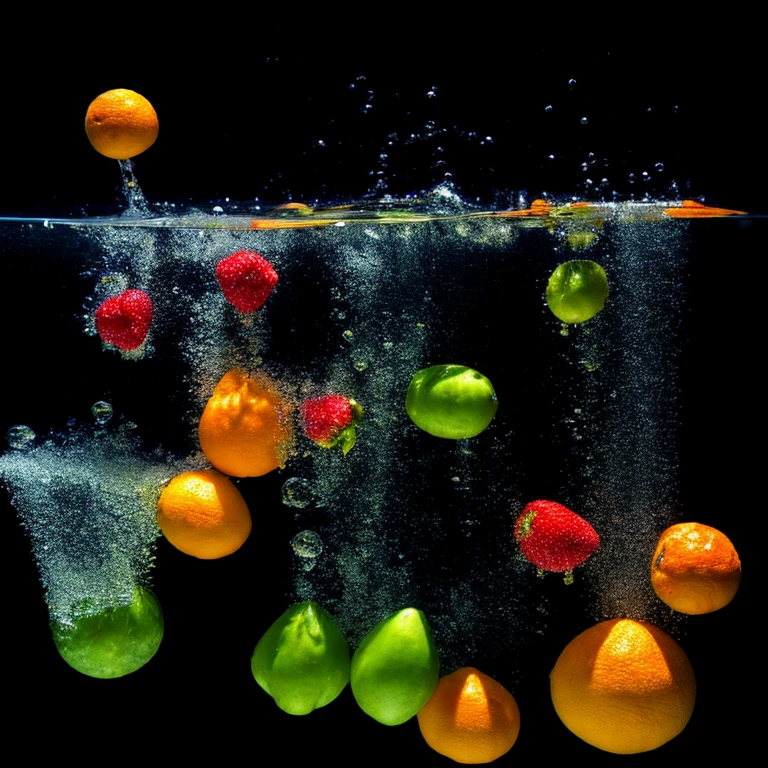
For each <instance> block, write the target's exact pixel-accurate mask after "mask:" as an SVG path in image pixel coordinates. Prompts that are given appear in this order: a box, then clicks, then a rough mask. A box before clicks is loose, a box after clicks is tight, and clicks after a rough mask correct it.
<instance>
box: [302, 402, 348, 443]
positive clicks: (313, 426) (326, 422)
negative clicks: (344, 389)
mask: <svg viewBox="0 0 768 768" xmlns="http://www.w3.org/2000/svg"><path fill="white" fill-rule="evenodd" d="M301 417H302V419H303V420H304V434H305V435H306V436H307V437H308V438H309V439H310V440H312V441H314V442H315V443H317V444H318V445H321V446H322V447H323V448H332V447H333V446H334V445H336V444H337V443H340V444H341V448H342V450H343V451H344V453H349V451H351V450H352V447H353V446H354V444H355V441H356V440H357V432H356V430H355V427H356V425H357V424H358V423H359V422H360V420H361V419H362V418H363V408H362V406H361V405H360V404H359V403H357V402H355V401H354V400H352V399H351V398H348V397H343V396H342V395H324V396H323V397H315V398H312V399H311V400H306V401H305V402H304V403H303V404H302V406H301Z"/></svg>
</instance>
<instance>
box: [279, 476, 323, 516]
mask: <svg viewBox="0 0 768 768" xmlns="http://www.w3.org/2000/svg"><path fill="white" fill-rule="evenodd" d="M282 499H283V504H285V505H286V506H287V507H293V508H294V509H306V508H307V507H322V506H323V504H324V501H323V496H322V493H321V492H320V490H319V489H318V488H317V486H316V485H315V484H313V483H312V482H310V481H309V480H307V479H306V478H304V477H289V478H288V479H287V480H286V481H285V482H284V483H283V491H282Z"/></svg>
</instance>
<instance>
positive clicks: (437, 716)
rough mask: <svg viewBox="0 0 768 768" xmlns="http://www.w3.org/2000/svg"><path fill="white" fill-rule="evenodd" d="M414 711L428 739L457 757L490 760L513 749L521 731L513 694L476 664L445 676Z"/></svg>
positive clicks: (460, 760) (459, 760) (469, 760)
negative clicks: (428, 697) (477, 667)
mask: <svg viewBox="0 0 768 768" xmlns="http://www.w3.org/2000/svg"><path fill="white" fill-rule="evenodd" d="M416 717H417V720H418V722H419V728H420V730H421V735H422V736H423V737H424V740H425V741H426V742H427V744H429V746H430V747H432V749H434V750H435V751H436V752H439V753H440V754H441V755H445V756H446V757H450V758H451V759H452V760H455V761H456V762H457V763H465V764H478V763H490V762H491V761H493V760H496V758H498V757H501V756H502V755H503V754H506V753H507V752H509V750H510V749H512V746H513V745H514V743H515V741H517V737H518V734H519V733H520V710H519V709H518V707H517V702H516V701H515V699H514V697H513V696H512V694H511V693H510V692H509V691H508V690H507V689H506V688H505V687H504V686H503V685H501V684H500V683H497V682H496V681H495V680H494V679H493V678H491V677H488V675H484V674H483V673H482V672H480V671H478V670H477V669H475V668H474V667H463V668H462V669H458V670H456V672H453V673H452V674H450V675H444V676H443V677H441V678H440V679H439V680H438V681H437V687H436V688H435V690H434V693H433V694H432V696H431V698H430V699H429V701H428V702H427V703H426V704H425V705H424V707H422V709H421V711H420V712H419V713H418V714H417V715H416Z"/></svg>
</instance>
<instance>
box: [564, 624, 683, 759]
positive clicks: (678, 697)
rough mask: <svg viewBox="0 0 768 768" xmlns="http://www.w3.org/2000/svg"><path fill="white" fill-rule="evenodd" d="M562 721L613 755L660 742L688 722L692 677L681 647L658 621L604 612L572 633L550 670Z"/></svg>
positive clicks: (641, 748)
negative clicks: (656, 624) (597, 620)
mask: <svg viewBox="0 0 768 768" xmlns="http://www.w3.org/2000/svg"><path fill="white" fill-rule="evenodd" d="M550 690H551V693H552V703H553V704H554V705H555V710H556V712H557V714H558V715H559V717H560V719H561V720H562V721H563V723H564V724H565V726H566V728H568V730H570V731H571V732H573V733H575V734H576V735H577V736H578V737H579V738H580V739H583V740H584V741H586V742H587V743H588V744H592V746H595V747H598V748H599V749H603V750H605V751H607V752H614V753H616V754H622V755H627V754H634V753H636V752H647V751H648V750H651V749H656V748H657V747H660V746H661V745H662V744H666V743H667V742H668V741H669V740H670V739H673V738H674V737H675V736H677V735H678V734H679V733H680V732H681V731H682V730H683V728H685V726H686V725H687V723H688V720H689V719H690V717H691V714H692V712H693V705H694V702H695V700H696V679H695V677H694V675H693V669H692V668H691V663H690V661H688V657H687V656H686V655H685V652H684V651H683V649H682V648H681V647H680V646H679V645H678V644H677V643H676V642H675V641H674V640H673V639H672V638H671V637H670V636H669V635H668V634H666V632H663V631H662V630H661V629H659V628H658V627H654V626H653V625H651V624H645V623H643V622H640V621H634V620H632V619H611V620H610V621H603V622H601V623H600V624H597V625H595V626H594V627H590V628H589V629H587V630H586V631H584V632H582V633H581V634H580V635H579V636H578V637H576V638H575V639H573V640H571V642H570V643H569V644H568V645H567V646H566V647H565V650H564V651H563V652H562V653H561V654H560V658H559V659H558V660H557V663H556V664H555V668H554V669H553V670H552V673H551V674H550Z"/></svg>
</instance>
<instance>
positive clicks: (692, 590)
mask: <svg viewBox="0 0 768 768" xmlns="http://www.w3.org/2000/svg"><path fill="white" fill-rule="evenodd" d="M740 582H741V561H740V560H739V555H738V554H737V552H736V549H735V548H734V546H733V544H731V541H730V539H729V538H728V537H727V536H726V535H725V534H724V533H721V532H720V531H718V530H717V529H716V528H710V527H709V526H708V525H702V524H701V523H678V524H677V525H673V526H672V527H671V528H667V530H666V531H664V533H662V534H661V538H660V539H659V543H658V544H657V545H656V551H655V552H654V553H653V560H652V561H651V584H652V585H653V589H654V591H655V592H656V594H657V595H658V596H659V598H660V599H661V600H663V601H664V602H665V603H666V604H667V605H668V606H669V607H670V608H674V610H676V611H679V612H680V613H691V614H700V613H711V612H712V611H716V610H718V609H719V608H722V607H723V606H725V605H728V603H730V602H731V600H733V597H734V595H735V594H736V591H737V590H738V588H739V583H740Z"/></svg>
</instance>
